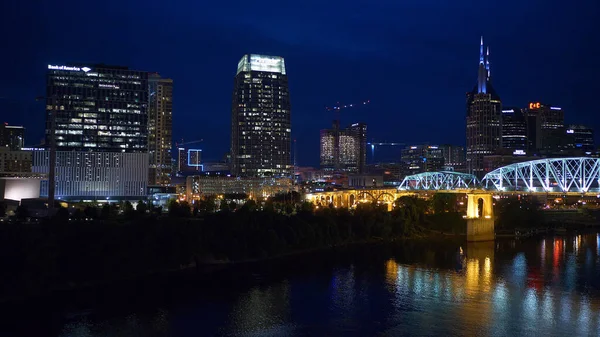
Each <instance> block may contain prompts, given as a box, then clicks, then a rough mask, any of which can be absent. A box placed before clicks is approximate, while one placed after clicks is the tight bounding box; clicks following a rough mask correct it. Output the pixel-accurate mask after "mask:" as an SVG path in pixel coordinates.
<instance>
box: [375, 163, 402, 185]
mask: <svg viewBox="0 0 600 337" xmlns="http://www.w3.org/2000/svg"><path fill="white" fill-rule="evenodd" d="M403 173H404V171H403V165H402V163H397V162H393V163H376V164H369V165H367V169H366V174H370V175H377V176H379V175H381V176H383V184H384V185H387V186H396V185H399V184H400V183H401V182H402V177H403Z"/></svg>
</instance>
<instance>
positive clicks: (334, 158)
mask: <svg viewBox="0 0 600 337" xmlns="http://www.w3.org/2000/svg"><path fill="white" fill-rule="evenodd" d="M333 127H334V128H333V129H323V130H321V133H320V146H319V147H320V149H321V151H320V156H319V157H320V165H321V168H324V169H334V168H336V167H337V166H338V161H339V157H338V150H339V149H338V150H336V146H338V145H337V144H338V141H337V139H336V138H337V137H338V132H339V131H338V130H336V129H335V128H336V127H337V125H335V124H334V126H333Z"/></svg>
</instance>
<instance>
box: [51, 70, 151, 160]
mask: <svg viewBox="0 0 600 337" xmlns="http://www.w3.org/2000/svg"><path fill="white" fill-rule="evenodd" d="M46 79H47V87H46V112H47V113H46V143H47V144H50V138H49V137H50V130H51V122H52V116H53V115H54V116H55V121H56V125H55V135H56V148H57V149H58V150H61V151H81V150H87V151H92V150H93V151H117V152H147V151H148V111H147V106H148V73H147V72H144V71H133V70H129V69H128V68H127V67H118V66H106V65H95V66H81V67H80V66H55V65H48V73H47V77H46Z"/></svg>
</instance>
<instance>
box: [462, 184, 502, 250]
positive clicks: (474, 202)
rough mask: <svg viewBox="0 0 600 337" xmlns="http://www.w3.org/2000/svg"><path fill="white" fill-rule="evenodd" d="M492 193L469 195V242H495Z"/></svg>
mask: <svg viewBox="0 0 600 337" xmlns="http://www.w3.org/2000/svg"><path fill="white" fill-rule="evenodd" d="M493 204H494V202H493V198H492V194H491V193H467V241H469V242H476V241H493V240H494V237H495V235H494V207H493Z"/></svg>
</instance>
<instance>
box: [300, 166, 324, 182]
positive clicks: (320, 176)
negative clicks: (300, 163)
mask: <svg viewBox="0 0 600 337" xmlns="http://www.w3.org/2000/svg"><path fill="white" fill-rule="evenodd" d="M295 176H296V180H297V181H298V182H307V181H325V176H326V174H325V172H324V171H323V170H321V169H316V168H314V167H296V173H295Z"/></svg>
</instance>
